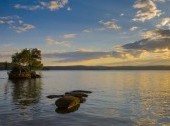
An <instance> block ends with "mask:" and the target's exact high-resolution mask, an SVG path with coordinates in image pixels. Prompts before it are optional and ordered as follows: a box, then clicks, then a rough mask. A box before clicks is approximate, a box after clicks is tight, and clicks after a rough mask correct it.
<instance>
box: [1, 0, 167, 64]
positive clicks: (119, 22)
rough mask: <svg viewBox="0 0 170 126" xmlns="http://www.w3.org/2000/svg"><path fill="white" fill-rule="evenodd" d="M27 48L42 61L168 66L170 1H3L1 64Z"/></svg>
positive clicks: (53, 62) (46, 62)
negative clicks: (40, 53)
mask: <svg viewBox="0 0 170 126" xmlns="http://www.w3.org/2000/svg"><path fill="white" fill-rule="evenodd" d="M23 48H38V49H40V50H41V51H42V56H43V63H44V65H62V66H63V65H105V66H117V65H119V66H120V65H126V66H127V65H170V0H0V62H3V61H11V58H10V57H11V55H12V54H13V53H15V52H17V51H20V50H21V49H23Z"/></svg>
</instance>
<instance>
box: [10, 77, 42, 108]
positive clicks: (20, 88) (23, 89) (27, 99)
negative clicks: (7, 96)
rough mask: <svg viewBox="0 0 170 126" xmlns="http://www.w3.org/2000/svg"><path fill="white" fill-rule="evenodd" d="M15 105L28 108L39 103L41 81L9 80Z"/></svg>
mask: <svg viewBox="0 0 170 126" xmlns="http://www.w3.org/2000/svg"><path fill="white" fill-rule="evenodd" d="M10 81H11V82H12V84H13V85H12V86H13V91H12V98H13V101H14V103H15V104H17V105H21V106H29V105H31V104H35V103H38V102H39V99H40V97H41V79H26V80H10Z"/></svg>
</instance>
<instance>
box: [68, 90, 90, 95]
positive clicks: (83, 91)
mask: <svg viewBox="0 0 170 126" xmlns="http://www.w3.org/2000/svg"><path fill="white" fill-rule="evenodd" d="M71 92H79V93H86V94H90V93H92V91H85V90H74V91H71Z"/></svg>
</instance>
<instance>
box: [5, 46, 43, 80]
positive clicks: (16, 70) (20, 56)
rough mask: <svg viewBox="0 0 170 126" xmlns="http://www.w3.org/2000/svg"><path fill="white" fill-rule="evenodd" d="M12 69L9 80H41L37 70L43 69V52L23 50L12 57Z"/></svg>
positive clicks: (34, 49) (35, 49)
mask: <svg viewBox="0 0 170 126" xmlns="http://www.w3.org/2000/svg"><path fill="white" fill-rule="evenodd" d="M11 64H12V69H11V71H9V72H8V77H9V79H31V78H40V77H41V75H39V74H37V73H36V71H35V70H39V69H42V67H43V64H42V63H41V51H40V50H38V49H37V48H33V49H27V48H25V49H23V50H22V51H21V52H17V53H15V54H14V55H12V62H11Z"/></svg>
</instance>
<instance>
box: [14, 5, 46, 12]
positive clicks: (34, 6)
mask: <svg viewBox="0 0 170 126" xmlns="http://www.w3.org/2000/svg"><path fill="white" fill-rule="evenodd" d="M14 8H16V9H23V10H30V11H34V10H37V9H43V7H41V6H40V5H31V6H27V5H21V4H16V5H14Z"/></svg>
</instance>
